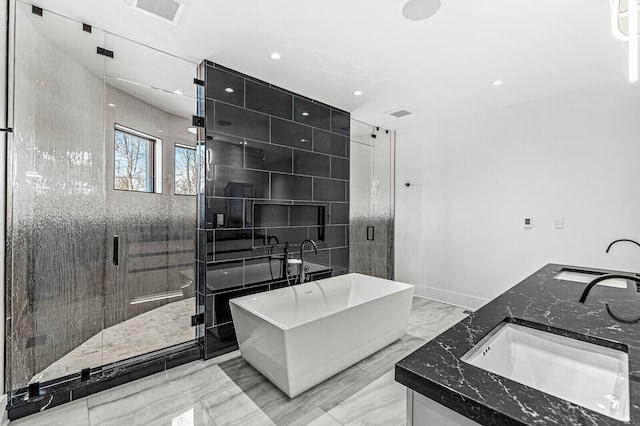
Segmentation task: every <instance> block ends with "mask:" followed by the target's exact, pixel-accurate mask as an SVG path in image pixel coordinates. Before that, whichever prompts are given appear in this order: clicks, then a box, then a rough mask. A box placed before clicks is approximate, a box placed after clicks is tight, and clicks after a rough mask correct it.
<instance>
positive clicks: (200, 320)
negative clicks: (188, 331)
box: [191, 312, 204, 327]
mask: <svg viewBox="0 0 640 426" xmlns="http://www.w3.org/2000/svg"><path fill="white" fill-rule="evenodd" d="M200 324H204V312H203V313H201V314H195V315H193V316H192V317H191V327H195V326H196V325H200Z"/></svg>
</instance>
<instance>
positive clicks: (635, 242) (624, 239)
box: [605, 238, 640, 253]
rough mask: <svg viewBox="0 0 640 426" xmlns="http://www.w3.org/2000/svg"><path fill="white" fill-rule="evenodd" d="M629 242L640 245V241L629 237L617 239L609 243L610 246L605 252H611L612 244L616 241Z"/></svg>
mask: <svg viewBox="0 0 640 426" xmlns="http://www.w3.org/2000/svg"><path fill="white" fill-rule="evenodd" d="M623 241H624V242H627V243H633V244H635V245H637V246H638V247H640V243H639V242H637V241H634V240H629V239H627V238H622V239H620V240H615V241H613V242H612V243H611V244H609V247H607V250H606V251H605V253H609V250H611V246H613V245H614V244H615V243H619V242H623Z"/></svg>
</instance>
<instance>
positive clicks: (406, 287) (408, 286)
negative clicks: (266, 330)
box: [229, 272, 415, 331]
mask: <svg viewBox="0 0 640 426" xmlns="http://www.w3.org/2000/svg"><path fill="white" fill-rule="evenodd" d="M348 275H353V276H361V277H367V278H374V279H376V280H384V281H389V282H392V283H394V284H397V285H399V286H401V288H399V289H397V290H395V291H393V292H391V293H389V294H395V293H401V292H403V291H407V290H409V289H413V291H414V294H415V286H414V285H413V284H407V283H403V282H400V281H394V280H388V279H386V278H379V277H374V276H371V275H365V274H360V273H357V272H351V273H348V274H344V275H338V276H337V277H329V278H324V279H322V280H317V281H309V282H306V283H303V284H296V286H303V285H307V284H313V283H319V282H322V281H326V280H331V279H334V278H338V277H344V276H348ZM291 287H292V286H288V287H283V288H279V289H276V290H271V291H264V292H261V293H265V294H277V293H278V292H280V293H284V292H285V291H288V290H290V289H291ZM261 293H257V294H261ZM385 296H388V295H385ZM253 297H256V294H249V295H247V296H240V297H234V298H233V299H229V304H230V305H231V304H233V305H234V306H232V307H231V309H233V308H234V307H236V308H239V309H244V310H245V311H247V312H251V313H252V314H254V315H256V316H257V317H259V318H260V319H262V320H264V321H266V322H268V323H269V324H272V325H273V326H274V327H277V328H279V329H280V330H282V331H287V330H293V329H295V328H296V327H300V326H302V325H304V324H308V323H311V322H314V321H318V320H319V319H321V318H325V317H328V316H331V315H333V314H335V313H336V312H332V313H330V314H329V315H325V316H322V317H320V318H314V319H311V320H308V321H304V322H300V323H298V324H295V325H293V326H291V327H286V326H284V325H283V324H281V323H279V322H277V321H274V320H273V319H272V318H269V317H267V316H266V315H264V314H262V313H261V312H258V311H256V310H255V309H251V308H249V307H247V306H245V305H243V304H241V303H239V302H242V300H243V299H251V298H253ZM382 297H384V296H382ZM379 298H380V297H377V298H374V299H369V300H366V301H364V302H360V303H357V304H355V305H352V306H350V307H349V308H353V307H356V306H360V305H364V304H365V303H369V302H371V301H373V300H377V299H379ZM236 301H238V302H236ZM337 312H341V311H337ZM232 315H233V314H232Z"/></svg>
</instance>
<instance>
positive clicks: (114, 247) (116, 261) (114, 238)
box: [113, 235, 120, 266]
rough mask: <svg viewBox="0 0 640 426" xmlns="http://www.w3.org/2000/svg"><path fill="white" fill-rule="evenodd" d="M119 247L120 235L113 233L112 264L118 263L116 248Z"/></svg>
mask: <svg viewBox="0 0 640 426" xmlns="http://www.w3.org/2000/svg"><path fill="white" fill-rule="evenodd" d="M119 248H120V236H118V235H114V236H113V264H114V265H116V266H117V265H118V258H119V256H118V250H119Z"/></svg>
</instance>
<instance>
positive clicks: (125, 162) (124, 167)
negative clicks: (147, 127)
mask: <svg viewBox="0 0 640 426" xmlns="http://www.w3.org/2000/svg"><path fill="white" fill-rule="evenodd" d="M161 143H162V141H161V140H160V139H156V138H154V137H153V136H149V135H146V134H144V133H141V132H138V131H136V130H132V129H128V128H126V127H122V126H119V125H116V127H115V132H114V158H115V164H114V165H115V167H114V188H115V189H121V190H124V191H137V192H156V193H160V192H162V181H161V178H160V177H161V176H162V169H161V168H162V160H161V158H160V153H161V152H162V148H161ZM156 153H158V155H157V156H156Z"/></svg>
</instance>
